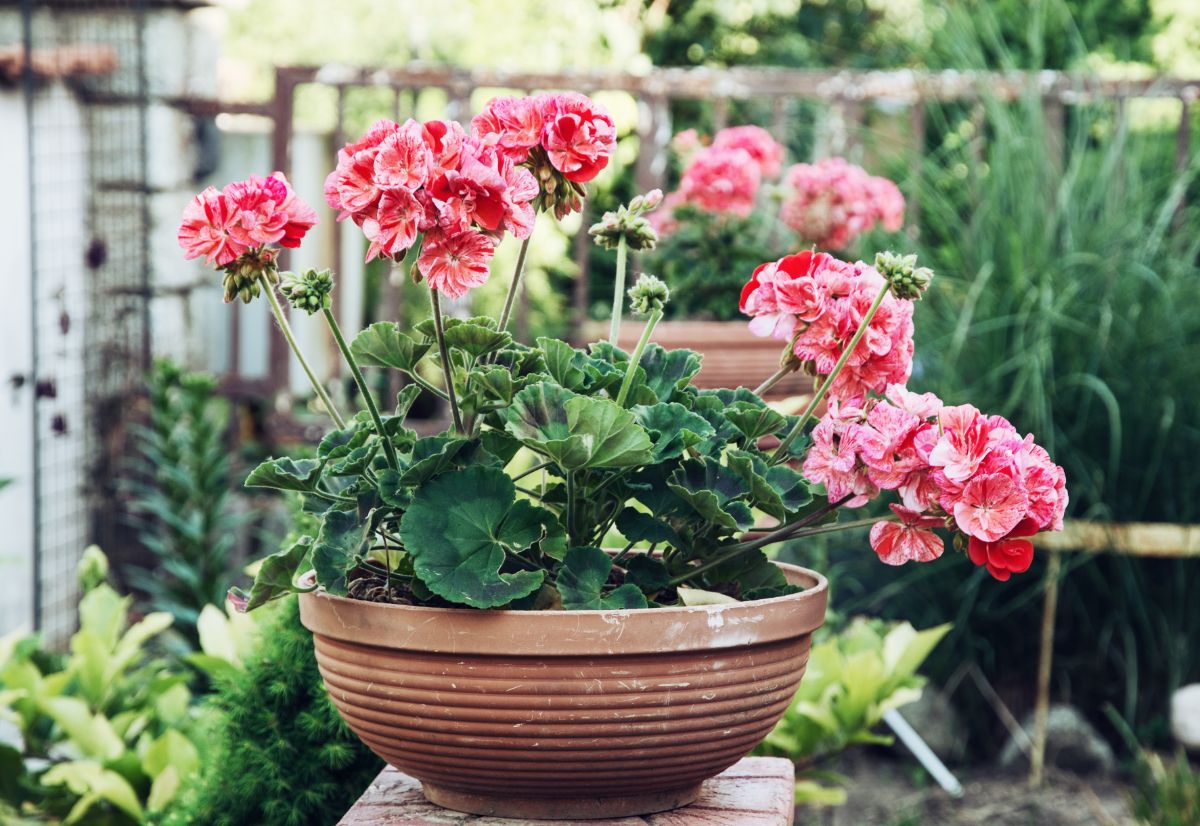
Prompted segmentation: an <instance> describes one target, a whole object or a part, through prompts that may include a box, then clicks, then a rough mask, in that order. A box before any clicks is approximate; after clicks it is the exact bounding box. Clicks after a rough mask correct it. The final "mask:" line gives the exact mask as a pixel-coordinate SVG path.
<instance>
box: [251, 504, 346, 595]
mask: <svg viewBox="0 0 1200 826" xmlns="http://www.w3.org/2000/svg"><path fill="white" fill-rule="evenodd" d="M334 513H344V511H334ZM330 515H331V516H332V514H330ZM311 550H312V537H308V536H302V537H300V539H299V540H298V541H296V542H294V543H292V545H291V546H290V547H287V548H284V549H282V550H279V551H277V552H276V553H273V554H271V555H270V556H268V557H267V558H266V559H264V560H263V561H262V564H261V565H260V566H259V567H258V574H257V575H256V576H255V577H254V584H253V585H252V586H250V597H249V600H248V601H247V602H246V610H247V611H253V610H254V609H255V608H257V607H258V606H260V605H265V604H267V603H268V602H270V601H271V600H273V599H275V598H277V597H281V596H284V595H285V594H290V593H293V592H298V591H300V590H301V589H299V588H297V587H296V585H295V581H296V573H297V572H298V571H299V570H300V569H301V567H302V566H303V565H304V562H305V560H306V559H308V554H309V552H310V551H311Z"/></svg>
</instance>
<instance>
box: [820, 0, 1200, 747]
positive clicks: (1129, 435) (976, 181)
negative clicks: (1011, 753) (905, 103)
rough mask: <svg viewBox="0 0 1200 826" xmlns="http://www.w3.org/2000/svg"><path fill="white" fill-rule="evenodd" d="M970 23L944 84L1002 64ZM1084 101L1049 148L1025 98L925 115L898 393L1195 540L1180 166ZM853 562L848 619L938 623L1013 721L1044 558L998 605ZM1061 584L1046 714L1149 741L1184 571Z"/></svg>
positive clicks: (846, 585) (980, 12)
mask: <svg viewBox="0 0 1200 826" xmlns="http://www.w3.org/2000/svg"><path fill="white" fill-rule="evenodd" d="M1052 7H1053V8H1057V6H1054V5H1053V4H1047V3H1043V4H1032V5H1031V7H1030V8H1031V15H1032V17H1031V23H1030V32H1031V33H1032V35H1031V36H1038V32H1039V31H1040V29H1039V27H1038V25H1037V21H1036V10H1037V9H1041V8H1052ZM971 8H972V14H971V16H970V17H968V16H966V15H964V14H954V13H950V14H949V15H948V18H947V22H946V28H945V30H944V31H943V32H942V33H941V37H940V42H942V44H943V46H942V54H943V58H944V59H945V60H946V61H947V63H948V64H949V65H954V66H956V67H957V68H959V69H982V68H984V67H985V66H988V65H995V63H996V60H997V56H998V55H999V56H1000V57H1001V58H1003V56H1004V55H1005V54H1006V52H1005V50H1004V43H1003V42H1002V40H1001V39H1000V38H999V36H998V35H997V34H996V32H997V31H998V29H997V28H996V26H995V21H994V19H992V18H989V16H988V14H987V13H985V12H986V10H985V9H984V8H982V7H980V6H978V5H972V7H971ZM1022 53H1023V54H1034V55H1036V54H1039V53H1040V52H1039V50H1038V49H1037V48H1035V47H1029V48H1028V49H1026V50H1024V51H1023V52H1022ZM1000 62H1001V64H1002V65H1004V61H1003V60H1001V61H1000ZM1007 68H1017V64H1016V62H1015V61H1013V62H1010V63H1009V64H1008V65H1007ZM1024 68H1031V67H1028V66H1025V67H1024ZM1032 68H1037V67H1032ZM1081 91H1082V87H1081ZM1081 100H1082V101H1083V102H1082V103H1079V104H1078V105H1069V106H1067V107H1065V117H1064V118H1063V121H1062V126H1061V128H1059V127H1058V124H1057V123H1056V122H1055V120H1054V119H1053V118H1050V117H1048V116H1047V111H1050V112H1052V113H1053V111H1054V110H1053V108H1051V109H1050V110H1047V109H1046V108H1044V106H1043V103H1042V100H1041V98H1040V96H1038V95H1037V94H1036V92H1035V91H1034V90H1032V89H1031V93H1030V94H1028V95H1024V96H1019V97H1018V98H1017V99H1016V100H1001V99H999V98H995V97H992V98H989V97H987V96H986V94H985V97H984V98H983V99H982V100H981V101H980V103H979V105H978V106H977V107H974V106H972V105H970V104H966V105H963V104H954V105H946V106H944V107H941V108H936V109H933V110H932V111H931V112H930V116H929V117H930V120H929V123H928V134H929V135H930V144H929V146H927V154H926V163H925V167H924V169H923V170H922V174H921V175H920V178H919V180H916V181H912V182H910V184H912V186H913V187H914V189H913V190H910V191H915V192H916V194H917V200H918V203H919V208H920V235H919V238H918V241H917V245H916V246H917V252H918V253H919V255H920V257H921V259H922V261H923V262H924V263H926V264H928V265H929V266H932V267H933V268H934V269H935V271H936V272H937V273H938V279H939V283H938V285H937V289H935V290H931V291H930V293H929V296H928V300H927V301H926V302H925V305H924V306H922V307H921V319H920V323H919V324H918V325H917V333H918V337H919V338H920V339H921V340H920V341H918V343H917V352H918V353H921V354H925V355H924V358H923V360H922V361H920V362H919V363H918V364H917V365H916V368H915V374H914V377H913V379H912V381H911V382H910V386H911V387H913V388H914V389H917V390H922V391H924V390H932V391H935V392H937V393H939V394H940V395H941V396H942V397H943V398H944V399H945V400H946V401H947V403H952V404H953V403H962V402H965V401H967V400H968V399H969V400H970V401H971V402H972V403H973V404H976V405H978V406H979V407H980V408H981V409H984V410H988V411H993V412H996V413H1000V414H1003V415H1004V416H1006V417H1008V418H1009V419H1010V420H1011V421H1012V422H1013V423H1014V424H1016V425H1017V427H1018V428H1019V429H1021V430H1022V431H1023V432H1033V433H1035V434H1036V435H1037V437H1038V440H1039V442H1041V443H1043V444H1045V446H1046V448H1047V449H1048V450H1049V451H1050V453H1051V455H1052V456H1054V457H1055V461H1057V462H1060V463H1061V464H1062V465H1063V466H1064V467H1065V469H1066V471H1067V479H1068V486H1069V488H1070V491H1071V495H1072V508H1071V515H1072V516H1073V517H1075V518H1081V517H1082V518H1093V519H1103V520H1113V521H1156V522H1182V523H1196V522H1200V463H1197V461H1196V457H1197V456H1200V424H1198V423H1200V266H1197V261H1198V256H1200V210H1198V209H1197V207H1196V206H1195V204H1197V203H1200V199H1198V198H1197V197H1196V195H1197V193H1196V192H1194V191H1193V192H1192V193H1191V195H1192V197H1191V199H1190V200H1189V197H1188V195H1189V190H1190V189H1191V190H1195V186H1194V183H1195V179H1196V175H1197V159H1196V158H1195V157H1193V158H1191V159H1189V160H1188V161H1187V163H1185V164H1184V165H1182V167H1181V166H1177V165H1176V162H1175V146H1174V137H1175V134H1174V129H1175V125H1174V124H1169V125H1167V126H1165V127H1161V128H1157V129H1156V128H1147V127H1146V125H1145V124H1141V123H1138V121H1137V116H1138V113H1139V111H1145V107H1144V106H1143V107H1141V108H1139V106H1138V105H1137V104H1134V103H1132V102H1131V103H1129V104H1128V105H1127V106H1126V107H1124V114H1122V108H1121V107H1120V106H1119V105H1118V104H1117V103H1115V102H1113V101H1102V100H1090V101H1089V100H1087V98H1085V97H1084V98H1081ZM860 553H861V552H860V551H856V552H854V553H848V554H845V555H842V556H841V557H840V560H839V565H840V567H842V568H844V569H845V570H844V571H843V577H842V579H841V580H839V583H838V584H839V586H840V588H841V591H842V595H843V602H844V606H843V607H845V609H846V610H868V609H871V608H876V609H878V610H879V611H880V612H882V613H884V614H885V615H888V616H897V617H900V616H902V617H905V618H906V619H909V620H911V621H913V622H914V623H916V624H917V625H918V626H920V625H932V624H936V623H941V622H947V621H949V622H953V623H954V626H955V631H954V632H953V633H952V635H951V636H950V637H949V638H948V639H947V641H946V643H944V644H943V646H942V647H941V649H940V651H939V653H938V655H937V656H935V658H934V665H935V668H936V664H937V662H938V661H939V660H940V662H941V664H942V671H943V673H942V676H943V677H946V676H948V674H949V673H950V672H951V671H953V670H955V669H957V668H958V667H959V666H961V665H962V664H963V663H972V662H973V663H976V664H978V665H979V666H980V668H981V669H983V671H984V672H985V673H987V674H989V675H990V676H991V677H992V678H993V680H994V681H996V682H997V683H998V684H999V685H1000V686H1001V688H1002V689H1004V690H1005V691H1003V692H1002V693H1006V696H1008V697H1009V698H1010V699H1011V700H1012V702H1013V703H1014V705H1016V706H1017V708H1018V710H1021V709H1023V708H1026V707H1028V703H1029V702H1030V701H1031V700H1032V693H1033V685H1034V673H1035V671H1036V663H1037V644H1038V630H1037V629H1038V628H1039V626H1040V612H1041V605H1040V597H1041V592H1042V588H1043V586H1044V579H1043V571H1044V568H1043V564H1044V555H1042V556H1041V558H1040V559H1039V561H1038V562H1037V563H1035V567H1034V569H1033V570H1032V571H1031V572H1030V574H1029V575H1027V576H1026V577H1024V578H1023V579H1022V580H1021V581H1020V582H1017V581H1014V582H1012V583H1009V584H1008V586H1007V587H1006V588H1005V589H1003V593H1001V589H997V588H995V587H993V586H992V584H991V583H988V582H985V581H984V580H985V579H986V577H984V576H980V572H979V571H977V570H972V569H971V566H969V565H967V564H966V563H965V562H964V563H963V564H962V565H961V570H960V572H959V573H960V575H959V576H958V577H957V578H956V577H955V576H954V572H953V571H951V572H949V575H945V574H940V575H939V577H938V578H937V581H936V582H934V581H932V580H930V579H929V576H928V573H929V572H927V571H924V570H915V571H912V572H910V573H908V574H907V575H906V576H905V577H902V578H901V579H900V580H897V581H895V582H894V583H891V584H890V585H887V586H885V587H881V588H877V587H876V585H877V582H876V579H877V578H878V577H879V576H880V574H879V573H878V572H877V571H874V570H870V569H868V568H867V567H866V563H864V562H861V561H860V560H858V559H855V558H853V557H855V556H857V555H859V554H860ZM868 556H869V555H868ZM869 562H873V560H870V561H869ZM942 564H944V565H947V566H953V565H954V562H951V561H948V560H943V563H942ZM1064 572H1065V575H1064V578H1063V581H1062V591H1061V596H1060V601H1059V614H1058V633H1057V637H1056V641H1055V650H1056V659H1055V673H1054V683H1053V685H1054V689H1055V692H1056V695H1057V696H1058V697H1059V698H1061V699H1065V700H1067V701H1070V702H1073V703H1075V704H1077V705H1079V706H1081V707H1083V708H1084V709H1085V711H1087V712H1088V713H1089V714H1091V715H1092V716H1093V717H1095V718H1096V719H1097V721H1099V722H1102V723H1103V722H1104V720H1103V718H1102V717H1101V715H1100V709H1101V708H1102V707H1103V706H1104V705H1105V704H1106V703H1110V702H1111V703H1112V704H1113V705H1114V706H1115V707H1116V708H1117V709H1118V710H1119V711H1120V713H1121V714H1122V716H1123V717H1124V719H1125V720H1127V721H1129V722H1130V723H1131V724H1134V726H1135V728H1136V729H1137V731H1138V733H1139V735H1141V736H1148V737H1151V739H1153V738H1154V735H1156V734H1159V733H1162V732H1163V731H1164V729H1165V726H1164V720H1163V716H1162V715H1163V710H1164V709H1165V708H1166V698H1167V696H1168V694H1169V692H1170V690H1171V689H1172V688H1173V687H1175V686H1178V685H1179V684H1181V683H1183V682H1187V681H1189V680H1194V679H1196V678H1197V677H1200V650H1198V649H1197V647H1196V645H1195V643H1194V641H1195V640H1196V639H1197V638H1200V612H1198V611H1196V610H1195V594H1196V593H1198V592H1200V560H1195V559H1192V560H1169V559H1134V558H1130V557H1119V556H1100V557H1097V556H1093V555H1090V554H1074V555H1070V556H1068V557H1067V558H1066V563H1065V565H1064ZM872 591H874V594H873V596H871V597H870V598H869V599H867V598H864V599H863V600H861V601H860V600H859V599H858V598H857V596H856V595H857V594H871V593H872ZM971 717H972V719H973V720H975V719H994V715H992V714H990V713H985V714H981V715H979V718H976V716H975V715H971ZM977 734H981V732H977Z"/></svg>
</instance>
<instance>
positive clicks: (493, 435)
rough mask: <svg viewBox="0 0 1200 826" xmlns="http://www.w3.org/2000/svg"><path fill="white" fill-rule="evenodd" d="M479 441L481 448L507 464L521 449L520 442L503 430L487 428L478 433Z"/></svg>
mask: <svg viewBox="0 0 1200 826" xmlns="http://www.w3.org/2000/svg"><path fill="white" fill-rule="evenodd" d="M479 442H480V444H481V445H482V446H483V449H484V450H486V451H487V452H488V453H490V454H492V455H493V456H495V457H496V458H497V459H499V460H500V462H501V464H503V465H507V464H508V463H509V462H511V461H512V460H513V457H514V456H516V455H517V451H518V450H520V449H521V442H520V441H518V440H517V439H514V438H513V437H512V436H510V435H509V434H508V433H506V432H504V431H503V430H491V429H487V430H484V431H482V432H480V434H479Z"/></svg>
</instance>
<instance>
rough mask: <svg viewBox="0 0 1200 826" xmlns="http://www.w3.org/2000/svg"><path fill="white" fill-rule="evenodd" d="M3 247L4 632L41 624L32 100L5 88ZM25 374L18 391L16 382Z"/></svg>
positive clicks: (0, 499) (0, 134) (0, 630)
mask: <svg viewBox="0 0 1200 826" xmlns="http://www.w3.org/2000/svg"><path fill="white" fill-rule="evenodd" d="M0 123H3V124H4V128H3V129H0V192H7V193H11V196H10V197H6V198H0V249H3V250H4V251H5V253H4V254H5V264H6V272H7V273H8V274H7V275H6V276H5V277H4V293H5V300H3V301H0V330H3V331H4V332H3V336H4V346H3V347H2V348H0V381H3V382H4V384H3V385H0V433H4V434H5V438H4V439H3V441H2V444H3V448H2V449H0V478H5V479H12V480H13V481H12V482H11V483H10V484H9V485H8V487H6V488H4V489H3V490H0V525H3V526H4V530H3V532H0V635H3V634H5V633H7V632H9V631H12V630H13V629H14V628H17V627H19V626H22V625H30V624H31V623H32V621H33V594H32V588H33V568H32V561H31V554H32V550H33V439H32V438H31V435H32V433H33V389H32V387H30V386H29V380H28V376H29V374H30V370H31V368H32V361H33V349H32V344H33V334H32V331H31V330H30V324H29V321H30V315H29V309H30V299H31V296H30V281H29V212H28V209H27V207H28V197H27V195H26V193H28V192H29V182H28V177H27V169H26V166H25V158H26V140H25V136H26V132H25V101H24V98H23V96H22V94H21V92H20V91H19V90H12V89H5V90H0ZM17 376H20V377H24V379H25V386H24V387H22V388H20V389H16V388H14V387H13V386H12V385H11V384H9V381H10V380H11V379H12V378H13V377H17Z"/></svg>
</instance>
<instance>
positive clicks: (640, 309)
mask: <svg viewBox="0 0 1200 826" xmlns="http://www.w3.org/2000/svg"><path fill="white" fill-rule="evenodd" d="M670 298H671V291H670V290H669V289H668V288H667V285H666V283H665V282H663V280H662V279H660V278H656V277H655V276H653V275H650V274H649V273H642V274H641V275H639V276H638V280H637V283H636V284H634V285H633V286H632V287H630V288H629V309H630V310H632V311H633V312H635V313H637V314H638V315H650V314H651V313H652V312H655V311H661V310H662V308H663V307H665V306H666V305H667V301H669V300H670Z"/></svg>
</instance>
